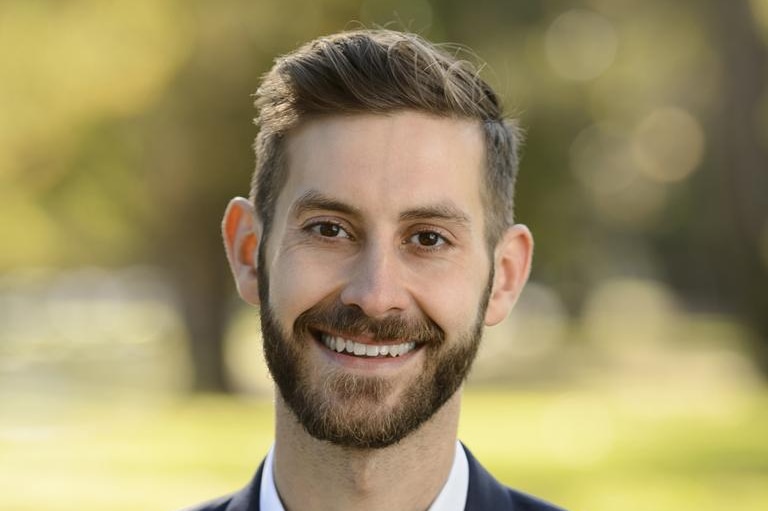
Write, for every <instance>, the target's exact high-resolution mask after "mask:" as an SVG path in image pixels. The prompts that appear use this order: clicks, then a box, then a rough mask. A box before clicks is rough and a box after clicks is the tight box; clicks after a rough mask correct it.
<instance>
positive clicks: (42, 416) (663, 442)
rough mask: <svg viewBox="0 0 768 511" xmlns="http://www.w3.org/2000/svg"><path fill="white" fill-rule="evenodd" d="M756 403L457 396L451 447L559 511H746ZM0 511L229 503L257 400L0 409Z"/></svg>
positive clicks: (764, 447) (763, 445) (259, 432)
mask: <svg viewBox="0 0 768 511" xmlns="http://www.w3.org/2000/svg"><path fill="white" fill-rule="evenodd" d="M766 405H768V396H766V395H762V394H757V395H738V396H734V395H720V396H717V395H705V396H695V395H694V396H691V395H687V396H684V395H682V396H674V395H669V394H664V393H656V394H652V395H643V394H634V395H633V394H627V393H620V392H617V391H607V390H600V391H578V392H555V391H552V392H541V393H519V392H510V391H501V390H493V389H490V390H488V389H477V388H475V389H471V390H469V391H467V393H466V397H465V403H464V411H463V415H462V422H461V427H460V437H461V438H462V440H463V441H464V442H465V443H466V444H467V445H468V446H469V447H470V449H472V451H473V452H474V454H475V455H476V456H477V457H478V458H479V459H480V460H481V461H482V462H483V463H484V464H485V465H486V466H487V467H488V468H489V469H490V470H491V471H492V472H493V473H494V474H496V475H497V477H498V478H499V479H501V480H502V481H504V482H506V483H507V484H509V485H511V486H514V487H515V488H518V489H521V490H523V491H528V492H530V493H534V494H537V495H540V496H543V497H546V498H547V499H549V500H552V501H554V502H556V503H559V504H561V505H563V506H565V507H567V508H569V509H571V510H574V511H575V510H590V511H618V510H621V511H635V510H637V511H641V510H642V511H655V510H659V511H661V510H673V509H674V510H688V509H690V510H696V511H715V510H718V511H719V510H721V509H739V510H740V511H752V510H754V511H757V510H762V509H764V508H765V502H766V501H768V435H766V430H765V425H766V424H768V406H766ZM0 410H3V411H2V412H1V413H0V460H2V463H0V487H1V488H2V491H0V509H3V510H9V511H42V510H46V511H65V510H78V511H90V510H93V511H95V510H100V511H103V510H105V509H109V510H110V511H123V510H124V511H128V510H131V511H135V510H137V509H140V510H168V511H172V510H174V509H178V508H181V507H184V506H186V505H190V504H193V503H196V502H199V501H202V500H206V499H208V498H211V497H214V496H217V495H220V494H223V493H228V492H231V491H233V490H235V489H237V488H238V487H240V486H242V485H243V484H245V483H246V482H247V481H248V480H249V479H250V477H251V475H252V473H253V471H254V470H255V468H256V466H257V465H258V463H259V462H260V461H261V458H262V457H263V455H264V454H265V452H266V450H267V449H268V447H269V445H270V443H271V441H272V427H273V426H272V417H273V414H272V405H271V403H270V402H269V401H268V400H253V399H245V398H237V397H234V398H226V397H206V396H199V397H194V398H189V399H169V398H162V397H157V398H154V399H142V400H135V399H129V398H115V399H113V400H104V399H99V400H76V401H72V400H62V399H53V398H48V399H41V398H29V397H25V398H21V397H18V396H17V397H14V398H9V397H3V398H2V399H0Z"/></svg>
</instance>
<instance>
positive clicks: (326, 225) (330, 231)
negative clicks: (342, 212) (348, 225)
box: [309, 222, 351, 238]
mask: <svg viewBox="0 0 768 511" xmlns="http://www.w3.org/2000/svg"><path fill="white" fill-rule="evenodd" d="M309 230H311V231H312V232H314V233H315V234H317V235H318V236H322V237H323V238H350V237H351V236H350V235H349V233H347V231H345V230H344V228H343V227H342V226H340V225H339V224H336V223H333V222H318V223H316V224H313V225H310V226H309Z"/></svg>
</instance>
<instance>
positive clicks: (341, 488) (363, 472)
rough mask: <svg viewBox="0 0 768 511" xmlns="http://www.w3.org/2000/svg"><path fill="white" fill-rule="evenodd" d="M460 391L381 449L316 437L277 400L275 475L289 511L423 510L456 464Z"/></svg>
mask: <svg viewBox="0 0 768 511" xmlns="http://www.w3.org/2000/svg"><path fill="white" fill-rule="evenodd" d="M460 394H461V392H460V391H459V392H456V394H454V395H453V397H451V399H449V400H448V402H447V403H446V404H445V405H444V406H443V407H442V408H441V409H440V410H439V411H438V412H437V413H436V414H435V415H434V416H433V417H432V418H431V419H430V420H429V421H427V422H426V423H424V424H423V425H422V426H421V427H420V428H419V429H417V430H416V431H414V432H413V433H411V434H410V435H408V436H407V437H406V438H404V439H403V440H401V441H400V442H398V443H396V444H394V445H392V446H390V447H385V448H382V449H353V448H348V447H340V446H337V445H334V444H331V443H329V442H326V441H321V440H317V439H315V438H313V437H311V436H310V435H309V434H308V433H307V432H306V431H305V430H304V429H303V428H302V426H301V425H300V424H299V423H298V422H297V421H296V418H295V416H294V415H293V414H292V413H291V412H290V410H288V408H287V407H286V405H285V403H284V402H283V401H282V398H281V397H280V395H279V393H277V397H276V408H277V410H276V431H277V434H276V438H275V453H274V463H275V464H274V477H275V485H276V486H277V490H278V493H279V494H280V499H281V500H282V501H283V505H284V506H285V509H286V510H287V511H297V510H301V511H304V510H307V511H315V510H331V509H332V510H334V511H346V510H353V509H355V510H357V509H365V510H368V511H384V510H391V509H398V510H399V509H402V510H407V511H424V510H425V509H427V508H428V507H429V505H430V504H431V503H432V501H433V500H434V499H435V497H436V496H437V494H438V493H439V492H440V490H441V489H442V487H443V485H444V484H445V481H446V479H447V478H448V474H449V473H450V471H451V466H452V464H453V458H454V453H455V449H456V436H457V431H458V422H459V408H460V403H461V395H460Z"/></svg>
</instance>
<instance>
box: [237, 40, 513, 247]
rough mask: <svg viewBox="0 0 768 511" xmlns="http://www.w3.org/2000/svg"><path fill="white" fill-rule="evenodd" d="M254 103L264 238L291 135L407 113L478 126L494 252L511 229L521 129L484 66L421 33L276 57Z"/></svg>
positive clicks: (314, 45)
mask: <svg viewBox="0 0 768 511" xmlns="http://www.w3.org/2000/svg"><path fill="white" fill-rule="evenodd" d="M256 96H257V99H256V107H257V108H258V110H259V115H258V117H257V118H256V123H257V125H258V126H259V134H258V136H257V138H256V144H255V149H256V171H255V172H254V175H253V181H252V185H251V196H252V199H253V201H254V204H255V207H256V213H257V214H258V216H259V219H260V221H261V223H262V226H263V233H262V236H263V237H264V238H266V237H268V235H269V230H270V227H271V224H272V216H273V214H274V209H275V202H276V200H277V197H278V196H279V194H280V191H281V189H282V186H283V185H284V184H285V180H286V176H287V170H286V166H285V147H286V140H287V137H288V135H289V134H290V133H291V131H292V130H295V129H296V128H297V127H298V126H300V125H302V124H303V123H305V122H306V121H307V120H309V119H313V118H318V117H323V116H338V115H355V114H372V113H373V114H376V113H379V114H386V113H392V112H396V111H401V110H415V111H418V112H423V113H427V114H430V115H434V116H437V117H446V118H456V119H467V120H472V121H476V122H477V124H478V125H479V126H480V127H481V129H482V134H483V141H484V145H485V153H486V169H485V175H484V186H483V188H482V193H483V199H484V203H485V207H486V208H485V214H486V237H487V241H488V244H489V247H493V246H494V245H495V244H496V243H497V242H498V241H499V239H500V237H501V235H502V233H503V232H504V231H505V230H506V229H507V228H508V227H509V226H511V225H513V223H514V203H513V198H514V189H515V179H516V176H517V168H518V148H519V146H520V143H521V135H520V130H519V129H518V128H517V125H516V124H515V123H514V122H513V121H511V120H508V119H505V118H504V117H503V112H502V107H501V102H500V100H499V98H498V97H497V95H496V93H495V92H494V91H493V89H491V87H490V86H489V85H488V84H487V83H486V82H485V81H484V80H483V79H482V78H480V76H479V71H478V69H476V68H475V67H474V66H473V65H472V64H471V63H470V62H468V61H465V60H458V59H457V58H455V57H454V56H452V55H451V54H449V53H447V52H445V51H443V50H441V49H440V48H438V47H437V46H435V45H434V44H431V43H429V42H427V41H425V40H424V39H422V38H421V37H419V36H418V35H415V34H410V33H402V32H395V31H391V30H362V31H354V32H343V33H340V34H334V35H331V36H328V37H323V38H320V39H317V40H314V41H312V42H309V43H307V44H305V45H304V46H302V47H300V48H299V49H298V50H296V51H294V52H292V53H290V54H288V55H285V56H283V57H282V58H279V59H278V60H277V62H276V63H275V65H274V67H273V68H272V69H271V70H270V71H269V72H268V73H267V74H266V75H265V77H264V79H263V81H262V84H261V87H260V88H259V89H258V91H257V94H256Z"/></svg>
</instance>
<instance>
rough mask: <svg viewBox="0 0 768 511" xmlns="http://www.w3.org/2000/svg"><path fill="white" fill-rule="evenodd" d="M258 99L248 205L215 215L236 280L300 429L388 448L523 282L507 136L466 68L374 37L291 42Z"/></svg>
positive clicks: (425, 410)
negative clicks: (255, 311) (220, 219)
mask: <svg viewBox="0 0 768 511" xmlns="http://www.w3.org/2000/svg"><path fill="white" fill-rule="evenodd" d="M257 96H258V98H257V101H256V104H257V106H258V108H259V116H258V119H257V120H258V125H259V128H260V131H259V135H258V138H257V140H256V155H257V168H256V172H255V175H254V180H253V187H252V199H253V204H249V203H248V202H247V201H245V200H244V199H236V200H234V201H233V202H232V203H231V204H230V208H229V209H228V212H227V214H226V216H225V222H224V234H225V242H226V245H227V254H228V257H229V260H230V264H231V265H232V269H233V272H234V274H235V278H236V281H237V284H238V290H239V291H240V294H241V296H242V297H243V298H244V299H245V300H246V301H248V302H250V303H252V304H254V305H260V310H261V319H262V333H263V336H264V350H265V355H266V359H267V363H268V365H269V368H270V371H271V373H272V375H273V377H274V379H275V381H276V383H277V386H278V389H279V391H280V396H281V398H282V402H284V403H285V404H286V406H287V408H288V409H289V410H290V411H291V412H292V413H293V415H294V416H295V417H296V419H297V420H298V422H299V423H300V424H301V425H302V426H303V427H304V428H305V430H306V431H307V432H309V433H310V434H311V435H312V436H314V437H315V438H318V439H321V440H328V441H331V442H333V443H336V444H340V445H344V446H347V447H357V448H380V447H387V446H389V445H392V444H394V443H396V442H399V441H400V440H402V439H403V438H405V437H406V436H408V435H409V434H411V433H412V432H414V431H416V430H417V429H418V428H419V427H420V426H421V425H422V424H424V423H425V422H426V421H429V420H430V418H432V417H433V416H434V415H435V414H436V413H437V412H438V411H439V410H440V409H441V407H443V405H444V404H445V403H446V402H447V401H448V400H449V399H451V398H452V397H453V396H454V395H456V393H457V390H458V389H459V388H460V386H461V384H462V383H463V381H464V379H465V377H466V376H467V374H468V372H469V369H470V367H471V363H472V360H473V359H474V356H475V353H476V351H477V347H478V344H479V340H480V337H481V333H482V328H483V326H484V325H491V324H495V323H498V322H499V321H501V319H503V318H504V317H505V316H506V314H507V313H508V311H509V310H510V309H511V307H512V305H513V304H514V302H515V300H516V298H517V296H518V294H519V292H520V290H521V289H522V286H523V284H524V282H525V280H526V279H527V276H528V271H529V267H530V257H531V250H532V241H531V237H530V233H528V231H527V229H525V228H524V226H518V225H514V223H513V219H512V206H513V204H512V196H513V188H514V181H515V174H516V169H517V146H518V143H519V141H518V135H517V132H516V130H515V128H514V125H513V124H512V123H510V122H508V121H506V120H504V119H503V117H502V113H501V107H500V104H499V101H498V98H497V97H496V95H495V94H494V93H493V91H492V90H491V88H490V87H489V86H488V85H487V84H486V83H485V82H484V81H482V80H481V79H480V78H479V77H478V75H477V71H476V70H475V69H474V68H472V67H471V65H470V64H468V63H466V62H462V61H458V60H456V59H455V58H453V57H452V56H450V55H448V54H446V53H443V52H441V51H440V50H439V49H438V48H436V47H435V46H434V45H432V44H430V43H428V42H426V41H424V40H423V39H421V38H419V37H418V36H415V35H412V34H402V33H397V32H391V31H386V30H377V31H358V32H348V33H343V34H338V35H334V36H330V37H326V38H322V39H319V40H317V41H314V42H312V43H309V44H307V45H305V46H303V47H302V48H300V49H299V50H297V51H295V52H294V53H291V54H289V55H287V56H285V57H282V58H281V59H278V61H277V63H276V64H275V66H274V68H273V69H272V70H271V71H270V72H269V73H267V75H266V76H265V78H264V81H263V83H262V85H261V87H260V88H259V90H258V94H257ZM254 252H257V253H258V257H257V258H256V260H254ZM358 350H359V351H358ZM393 354H396V355H397V356H393Z"/></svg>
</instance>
